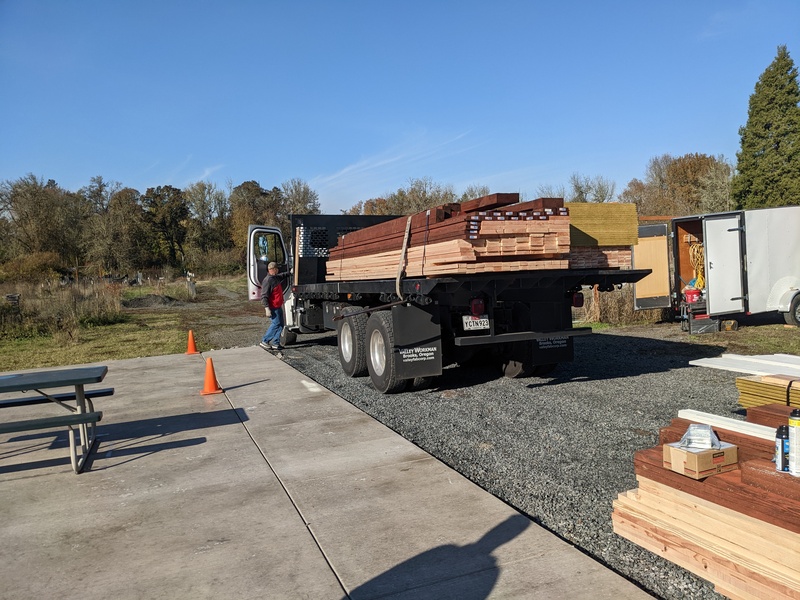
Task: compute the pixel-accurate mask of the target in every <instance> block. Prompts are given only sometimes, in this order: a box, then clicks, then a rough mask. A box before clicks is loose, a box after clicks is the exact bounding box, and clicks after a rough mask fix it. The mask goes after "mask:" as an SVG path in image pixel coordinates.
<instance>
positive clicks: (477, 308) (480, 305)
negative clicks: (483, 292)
mask: <svg viewBox="0 0 800 600" xmlns="http://www.w3.org/2000/svg"><path fill="white" fill-rule="evenodd" d="M469 312H470V313H472V316H473V317H480V316H482V315H485V314H486V303H485V302H484V301H483V298H473V299H472V300H470V301H469Z"/></svg>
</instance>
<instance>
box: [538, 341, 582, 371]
mask: <svg viewBox="0 0 800 600" xmlns="http://www.w3.org/2000/svg"><path fill="white" fill-rule="evenodd" d="M573 344H574V342H573V339H572V337H571V336H567V337H549V338H541V339H538V340H533V342H532V343H531V349H532V353H533V356H532V359H533V360H532V363H533V364H534V365H546V364H556V363H566V362H572V359H573V358H574V355H575V351H574V345H573Z"/></svg>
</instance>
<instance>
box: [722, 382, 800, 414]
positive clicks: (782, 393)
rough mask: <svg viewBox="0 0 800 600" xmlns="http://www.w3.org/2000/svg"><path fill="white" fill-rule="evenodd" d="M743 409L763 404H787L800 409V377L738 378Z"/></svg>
mask: <svg viewBox="0 0 800 600" xmlns="http://www.w3.org/2000/svg"><path fill="white" fill-rule="evenodd" d="M736 389H737V390H739V404H740V405H741V406H742V408H751V407H753V406H761V405H762V404H776V403H781V404H786V405H788V406H794V407H795V408H800V376H797V375H751V376H747V377H737V378H736Z"/></svg>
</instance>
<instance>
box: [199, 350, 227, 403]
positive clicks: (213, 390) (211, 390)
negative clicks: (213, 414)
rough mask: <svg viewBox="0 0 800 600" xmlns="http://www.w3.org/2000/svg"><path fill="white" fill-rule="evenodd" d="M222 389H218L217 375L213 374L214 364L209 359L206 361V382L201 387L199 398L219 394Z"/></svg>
mask: <svg viewBox="0 0 800 600" xmlns="http://www.w3.org/2000/svg"><path fill="white" fill-rule="evenodd" d="M222 391H223V390H222V388H221V387H219V383H218V382H217V375H216V374H215V373H214V363H213V362H212V360H211V359H210V358H209V359H207V360H206V381H205V384H204V385H203V391H202V392H200V395H201V396H206V395H208V394H221V393H222Z"/></svg>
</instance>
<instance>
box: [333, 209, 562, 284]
mask: <svg viewBox="0 0 800 600" xmlns="http://www.w3.org/2000/svg"><path fill="white" fill-rule="evenodd" d="M518 200H519V195H518V194H492V195H491V196H485V197H483V198H478V199H477V200H472V201H469V202H464V203H461V204H447V205H442V206H438V207H436V208H433V209H431V210H428V211H423V212H419V213H416V214H414V215H411V216H409V217H400V218H398V219H394V220H392V221H388V222H386V223H381V224H379V225H373V226H372V227H367V228H365V229H361V230H359V231H355V232H352V233H348V234H346V235H343V236H341V237H340V238H339V240H338V244H337V245H336V247H335V248H332V249H331V250H330V255H329V258H328V263H327V275H326V279H327V281H342V280H345V279H387V278H392V279H393V278H395V277H396V276H397V273H398V270H399V268H400V267H401V266H402V267H403V271H404V272H405V274H406V276H408V277H420V276H441V275H453V274H473V273H490V272H503V271H526V270H537V269H565V268H568V267H569V262H568V258H569V235H570V234H569V216H568V214H567V211H566V209H564V203H563V200H562V199H561V198H539V199H538V200H533V201H531V202H523V203H520V202H518ZM404 246H405V250H404Z"/></svg>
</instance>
